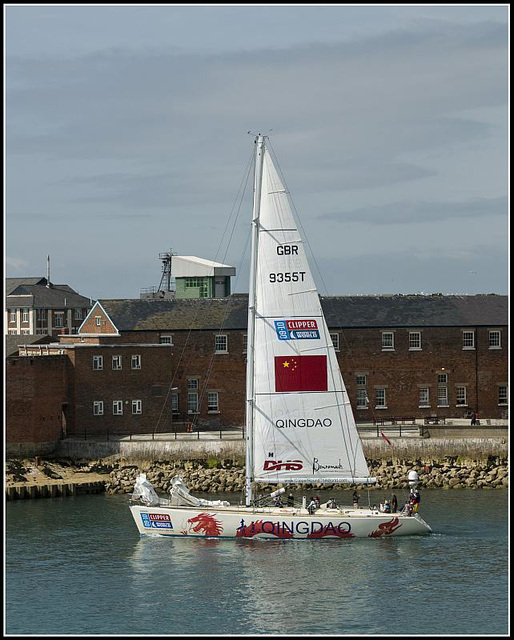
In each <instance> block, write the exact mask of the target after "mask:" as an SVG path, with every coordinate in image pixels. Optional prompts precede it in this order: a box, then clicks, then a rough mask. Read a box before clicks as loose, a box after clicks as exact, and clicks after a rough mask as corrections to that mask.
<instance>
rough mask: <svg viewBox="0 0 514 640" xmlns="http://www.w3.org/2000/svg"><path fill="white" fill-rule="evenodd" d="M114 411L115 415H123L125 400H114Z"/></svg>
mask: <svg viewBox="0 0 514 640" xmlns="http://www.w3.org/2000/svg"><path fill="white" fill-rule="evenodd" d="M112 413H113V415H115V416H122V415H123V400H113V403H112Z"/></svg>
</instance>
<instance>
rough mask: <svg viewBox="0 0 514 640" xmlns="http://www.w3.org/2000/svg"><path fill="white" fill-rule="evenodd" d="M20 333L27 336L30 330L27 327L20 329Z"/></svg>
mask: <svg viewBox="0 0 514 640" xmlns="http://www.w3.org/2000/svg"><path fill="white" fill-rule="evenodd" d="M21 335H22V336H29V335H30V331H29V330H28V329H22V330H21Z"/></svg>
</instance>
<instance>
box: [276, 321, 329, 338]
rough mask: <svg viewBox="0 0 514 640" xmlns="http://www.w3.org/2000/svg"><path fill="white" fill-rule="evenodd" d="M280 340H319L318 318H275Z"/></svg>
mask: <svg viewBox="0 0 514 640" xmlns="http://www.w3.org/2000/svg"><path fill="white" fill-rule="evenodd" d="M275 331H276V332H277V336H278V339H279V340H319V330H318V323H317V322H316V320H275Z"/></svg>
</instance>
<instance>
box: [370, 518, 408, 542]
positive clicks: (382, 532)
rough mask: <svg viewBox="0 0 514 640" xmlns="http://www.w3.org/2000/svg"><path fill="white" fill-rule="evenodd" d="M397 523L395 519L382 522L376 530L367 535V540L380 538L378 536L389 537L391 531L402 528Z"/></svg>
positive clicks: (397, 520)
mask: <svg viewBox="0 0 514 640" xmlns="http://www.w3.org/2000/svg"><path fill="white" fill-rule="evenodd" d="M399 522H400V520H399V518H397V517H394V518H391V520H389V521H388V522H382V524H379V525H378V529H375V531H372V532H371V533H370V534H369V535H368V538H380V536H388V535H390V534H391V533H393V531H396V529H398V528H399V527H401V526H402V525H401V524H399Z"/></svg>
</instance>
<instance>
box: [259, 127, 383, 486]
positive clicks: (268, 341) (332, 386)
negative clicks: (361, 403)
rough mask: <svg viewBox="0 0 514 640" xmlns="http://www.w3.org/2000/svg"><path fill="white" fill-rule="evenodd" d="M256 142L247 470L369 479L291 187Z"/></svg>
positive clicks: (279, 478)
mask: <svg viewBox="0 0 514 640" xmlns="http://www.w3.org/2000/svg"><path fill="white" fill-rule="evenodd" d="M258 145H259V150H258V153H257V156H258V158H259V161H260V163H261V164H260V172H259V173H260V178H261V181H260V183H259V188H258V189H256V198H259V202H258V205H259V206H258V207H257V210H258V212H259V213H258V216H257V218H256V219H254V225H255V236H254V242H255V244H256V247H257V250H256V254H255V258H254V265H253V269H252V270H253V271H254V272H255V273H254V278H255V279H254V283H255V284H254V293H253V300H252V299H251V300H250V308H251V307H252V305H253V304H254V306H255V308H254V310H253V313H251V314H250V317H251V318H252V319H253V320H254V323H255V324H254V328H253V331H254V333H253V335H252V340H251V343H252V344H251V347H252V348H251V353H250V352H249V353H248V357H249V358H251V357H252V356H253V358H254V361H253V364H252V367H251V368H250V369H249V371H250V373H249V379H248V378H247V383H248V382H249V387H250V388H251V391H252V397H251V398H250V399H249V406H250V412H251V413H252V415H251V420H250V422H251V429H252V435H251V437H250V438H249V444H250V446H251V447H252V451H251V455H250V457H249V462H250V466H251V478H250V480H253V481H255V482H265V483H279V482H280V483H288V482H292V483H302V482H304V483H311V482H322V483H336V482H360V483H363V482H373V481H374V479H371V478H369V473H368V467H367V464H366V460H365V458H364V453H363V450H362V445H361V442H360V439H359V436H358V433H357V429H356V426H355V420H354V417H353V413H352V409H351V406H350V401H349V399H348V394H347V391H346V388H345V385H344V382H343V379H342V377H341V372H340V370H339V365H338V362H337V359H336V354H335V350H334V347H333V344H332V340H331V337H330V333H329V331H328V327H327V324H326V321H325V318H324V315H323V311H322V309H321V304H320V300H319V296H318V292H317V289H316V285H315V283H314V280H313V277H312V274H311V271H310V268H309V265H308V262H307V257H306V255H305V249H304V245H303V242H302V239H301V237H300V234H299V232H298V229H297V225H296V223H295V220H294V217H293V214H292V210H291V205H290V201H289V196H288V194H287V192H286V190H285V188H284V185H283V183H282V181H281V179H280V177H279V174H278V172H277V170H276V168H275V166H274V164H273V161H272V159H271V157H270V154H269V151H268V149H267V148H266V146H265V144H264V140H263V137H262V136H259V138H258ZM259 154H261V156H260V157H259ZM250 291H251V292H252V286H251V287H250ZM251 298H252V295H251ZM249 331H252V328H249ZM249 347H250V341H249Z"/></svg>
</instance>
